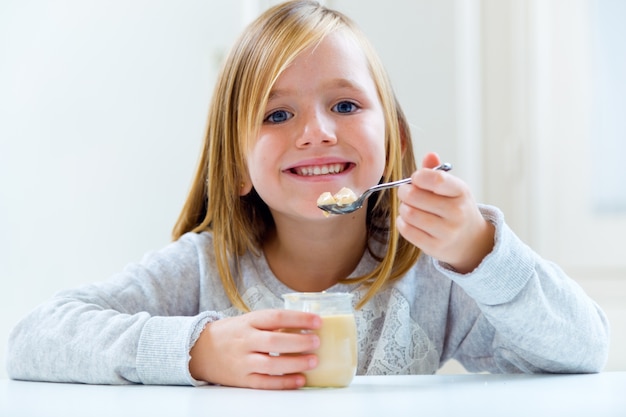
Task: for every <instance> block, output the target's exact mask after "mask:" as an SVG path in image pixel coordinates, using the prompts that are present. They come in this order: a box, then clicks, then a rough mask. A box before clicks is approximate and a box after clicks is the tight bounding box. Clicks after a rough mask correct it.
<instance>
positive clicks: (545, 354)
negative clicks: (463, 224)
mask: <svg viewBox="0 0 626 417" xmlns="http://www.w3.org/2000/svg"><path fill="white" fill-rule="evenodd" d="M482 212H483V214H484V216H485V217H486V218H488V219H489V220H490V221H491V222H493V223H494V224H495V226H496V235H495V242H496V243H495V247H494V249H493V251H492V252H491V253H490V254H489V255H488V256H487V257H485V259H484V260H483V261H482V263H481V264H480V266H479V267H478V268H476V270H474V271H473V272H472V273H469V274H465V275H462V274H459V273H457V272H454V271H452V270H451V269H450V268H449V267H448V266H447V265H445V264H442V263H441V262H437V261H435V267H436V268H437V269H438V270H439V271H440V272H442V273H443V274H445V275H447V276H448V277H450V278H451V279H452V280H453V281H454V282H455V283H456V284H458V287H460V288H458V287H457V289H456V291H455V293H454V294H453V296H452V297H451V298H452V299H451V306H450V309H451V311H450V315H451V316H452V317H458V316H460V315H464V314H468V313H470V312H472V314H474V313H475V314H476V315H475V317H474V320H473V323H472V324H471V326H470V325H467V323H466V329H463V330H462V329H460V328H455V326H454V325H453V326H452V327H451V330H450V339H449V341H448V344H449V346H448V347H447V349H449V354H450V356H453V357H456V358H457V359H458V360H459V361H460V362H461V363H463V364H464V366H466V368H467V369H468V370H471V371H490V372H527V373H531V372H533V373H537V372H554V373H586V372H599V371H600V370H602V367H603V366H604V364H605V362H606V359H607V355H608V347H609V326H608V322H607V320H606V317H605V315H604V313H603V312H602V311H601V310H600V308H599V307H598V306H597V305H596V304H595V303H594V302H593V301H592V300H591V299H590V298H589V297H588V296H587V295H586V294H585V293H584V291H583V290H582V289H581V288H580V287H579V286H578V285H577V284H576V283H575V282H574V281H573V280H571V279H570V278H569V277H568V276H567V275H566V274H565V273H564V272H563V271H562V270H561V269H560V268H559V267H558V266H556V265H554V264H553V263H550V262H548V261H546V260H544V259H542V258H541V257H539V256H538V255H537V254H536V253H534V252H533V251H532V250H531V249H530V248H528V247H527V246H526V245H524V243H522V242H521V241H520V240H519V238H518V237H517V236H516V235H515V234H514V233H513V232H512V231H511V230H510V229H509V228H508V226H507V225H506V224H505V223H504V219H503V216H502V213H501V212H499V211H498V210H497V209H495V208H493V207H487V206H484V207H482ZM461 289H462V290H461ZM468 296H469V297H468ZM470 300H473V302H475V303H477V305H478V308H479V311H478V312H475V311H472V310H475V306H472V305H470V302H468V301H470ZM472 304H473V303H472ZM485 352H490V353H489V354H485Z"/></svg>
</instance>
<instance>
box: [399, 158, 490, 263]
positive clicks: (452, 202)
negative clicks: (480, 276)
mask: <svg viewBox="0 0 626 417" xmlns="http://www.w3.org/2000/svg"><path fill="white" fill-rule="evenodd" d="M439 164H440V160H439V157H438V156H437V155H436V154H434V153H430V154H428V155H426V156H425V157H424V160H423V161H422V166H423V168H434V167H435V166H437V165H439ZM411 179H412V183H411V184H406V185H402V186H400V187H399V189H398V196H399V197H400V201H401V204H400V210H399V216H398V219H397V227H398V230H399V232H400V234H401V235H402V236H404V238H405V239H406V240H408V241H409V242H411V243H413V244H414V245H415V246H417V247H418V248H420V249H421V250H422V251H424V253H426V254H428V255H430V256H431V257H433V258H435V259H437V260H439V261H441V262H445V263H447V264H449V265H450V266H451V267H452V268H454V269H455V270H456V271H457V272H459V273H462V274H465V273H469V272H472V271H473V270H474V269H475V268H476V267H477V266H478V265H479V264H480V262H481V261H482V260H483V258H484V257H485V256H487V255H488V254H489V253H490V252H491V250H492V249H493V244H494V232H495V230H494V226H493V225H492V224H491V223H489V222H488V221H487V220H485V218H484V217H483V216H482V214H481V213H480V210H479V209H478V205H477V204H476V202H475V201H474V199H473V197H472V194H471V192H470V190H469V187H468V186H467V184H465V182H463V181H462V180H460V179H459V178H457V177H455V176H453V175H451V174H449V173H447V172H444V171H435V170H432V169H420V170H417V171H415V172H414V173H413V174H412V175H411Z"/></svg>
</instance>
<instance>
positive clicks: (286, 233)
mask: <svg viewBox="0 0 626 417" xmlns="http://www.w3.org/2000/svg"><path fill="white" fill-rule="evenodd" d="M365 214H366V213H365V210H360V211H359V212H357V213H355V214H354V215H342V216H331V217H330V218H328V219H323V220H321V221H315V222H310V223H305V222H303V221H302V220H300V219H298V220H296V219H282V218H280V217H278V216H274V220H275V223H276V228H275V230H274V231H273V232H272V233H270V235H269V236H268V238H267V239H266V242H265V244H264V246H263V251H264V252H265V257H266V259H267V262H268V264H269V266H270V268H271V269H272V272H273V273H274V275H276V277H277V278H278V279H279V280H280V281H282V282H283V283H284V284H285V285H287V286H288V287H290V288H291V289H293V290H295V291H302V292H317V291H324V290H326V289H328V288H330V287H332V286H333V285H335V284H337V282H338V281H339V280H341V279H344V278H346V277H348V276H349V275H350V274H351V273H352V272H353V271H354V269H355V268H356V266H357V265H358V264H359V261H360V260H361V258H362V257H363V253H364V251H365V248H366V244H367V230H366V222H365ZM277 217H278V218H277Z"/></svg>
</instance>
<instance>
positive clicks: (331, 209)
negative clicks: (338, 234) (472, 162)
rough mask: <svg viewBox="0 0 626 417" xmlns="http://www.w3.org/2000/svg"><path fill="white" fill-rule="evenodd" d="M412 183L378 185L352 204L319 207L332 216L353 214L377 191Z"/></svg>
mask: <svg viewBox="0 0 626 417" xmlns="http://www.w3.org/2000/svg"><path fill="white" fill-rule="evenodd" d="M433 169H436V170H439V171H450V170H451V169H452V164H450V163H447V162H446V163H443V164H441V165H439V166H437V167H435V168H433ZM410 182H411V178H405V179H403V180H398V181H392V182H387V183H384V184H378V185H375V186H373V187H372V188H369V189H367V190H365V192H364V193H363V194H361V196H360V197H359V198H357V199H356V200H355V201H354V202H352V203H350V204H342V205H340V204H336V203H335V204H318V206H317V207H319V208H320V209H322V210H324V211H326V212H328V213H331V214H348V213H352V212H353V211H356V210H358V209H360V208H361V207H363V203H364V202H365V200H366V199H367V198H368V197H369V196H370V195H371V194H372V193H375V192H376V191H380V190H384V189H387V188H392V187H397V186H399V185H402V184H408V183H410Z"/></svg>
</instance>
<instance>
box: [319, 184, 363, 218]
mask: <svg viewBox="0 0 626 417" xmlns="http://www.w3.org/2000/svg"><path fill="white" fill-rule="evenodd" d="M356 199H357V196H356V194H355V193H354V191H352V190H351V189H349V188H346V187H343V188H342V189H341V190H339V191H338V192H337V193H336V194H335V195H332V194H331V193H330V192H329V191H326V192H323V193H322V194H321V195H320V196H319V197H318V198H317V205H318V206H327V205H330V204H337V205H338V206H346V205H348V204H351V203H354V202H355V201H356ZM324 215H325V216H326V217H328V215H329V213H328V212H326V211H324Z"/></svg>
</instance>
